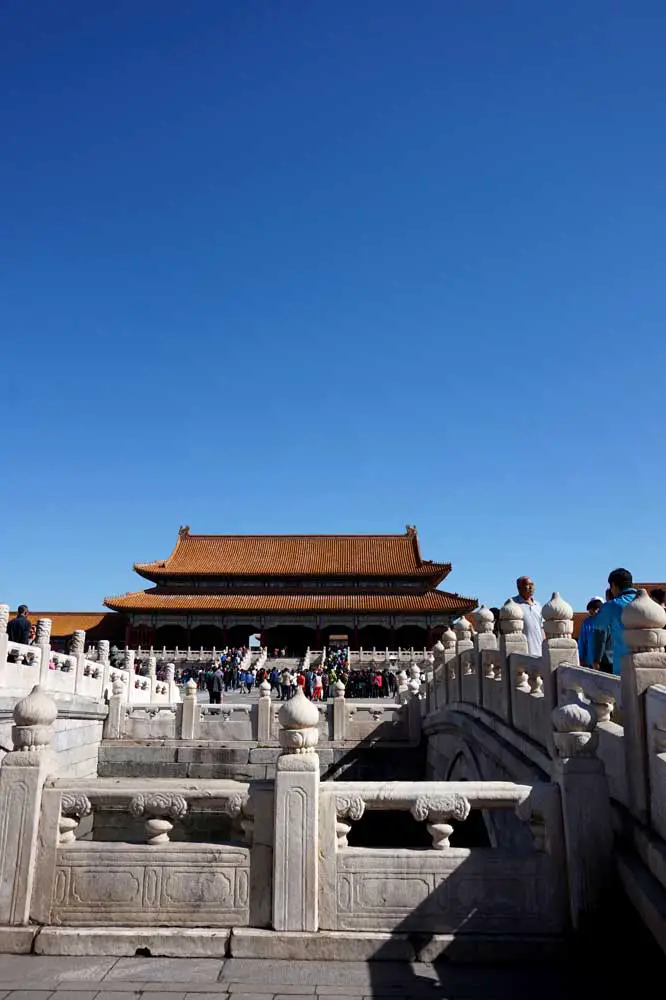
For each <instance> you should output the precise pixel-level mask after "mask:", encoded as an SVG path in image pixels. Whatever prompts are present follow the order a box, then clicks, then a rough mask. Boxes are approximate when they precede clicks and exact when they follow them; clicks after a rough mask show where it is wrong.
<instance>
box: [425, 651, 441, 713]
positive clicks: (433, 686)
mask: <svg viewBox="0 0 666 1000" xmlns="http://www.w3.org/2000/svg"><path fill="white" fill-rule="evenodd" d="M443 669H444V643H443V642H442V640H441V639H438V640H437V642H436V643H435V644H434V646H433V647H432V678H431V680H430V683H429V684H428V711H432V710H433V709H438V708H441V707H442V705H441V704H440V701H441V699H440V694H439V677H438V674H439V672H440V671H441V670H443Z"/></svg>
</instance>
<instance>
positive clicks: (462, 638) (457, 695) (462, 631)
mask: <svg viewBox="0 0 666 1000" xmlns="http://www.w3.org/2000/svg"><path fill="white" fill-rule="evenodd" d="M453 631H454V632H455V636H456V657H457V659H456V664H457V669H456V674H455V678H450V680H451V681H452V683H451V684H449V700H450V701H462V674H463V670H464V669H465V660H466V657H465V656H464V655H463V654H466V653H470V652H472V651H473V649H474V643H473V642H472V626H471V625H470V623H469V622H468V621H467V619H466V618H464V617H463V618H459V619H458V621H457V622H456V623H455V625H454V626H453Z"/></svg>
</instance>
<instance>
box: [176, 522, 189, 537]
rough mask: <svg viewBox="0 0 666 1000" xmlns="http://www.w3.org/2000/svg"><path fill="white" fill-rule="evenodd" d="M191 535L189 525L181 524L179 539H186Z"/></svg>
mask: <svg viewBox="0 0 666 1000" xmlns="http://www.w3.org/2000/svg"><path fill="white" fill-rule="evenodd" d="M189 533H190V526H189V524H185V525H183V524H181V526H180V527H179V529H178V537H179V538H186V537H187V535H189Z"/></svg>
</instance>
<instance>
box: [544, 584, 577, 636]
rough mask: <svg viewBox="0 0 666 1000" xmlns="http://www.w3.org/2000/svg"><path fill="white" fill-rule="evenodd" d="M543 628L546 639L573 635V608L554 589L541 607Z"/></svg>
mask: <svg viewBox="0 0 666 1000" xmlns="http://www.w3.org/2000/svg"><path fill="white" fill-rule="evenodd" d="M542 614H543V630H544V632H545V633H546V638H547V639H560V638H569V637H570V636H572V635H573V627H574V626H573V615H574V613H573V608H572V607H571V605H570V604H567V602H566V601H565V600H563V598H561V597H560V595H559V594H558V593H557V591H555V593H554V594H553V596H552V597H551V599H550V600H549V601H547V602H546V604H544V606H543V608H542Z"/></svg>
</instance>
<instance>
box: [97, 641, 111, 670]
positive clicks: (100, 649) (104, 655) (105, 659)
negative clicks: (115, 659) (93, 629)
mask: <svg viewBox="0 0 666 1000" xmlns="http://www.w3.org/2000/svg"><path fill="white" fill-rule="evenodd" d="M109 648H110V647H109V640H108V639H100V640H99V642H98V643H97V661H98V663H99V664H100V666H104V667H108V665H109Z"/></svg>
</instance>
